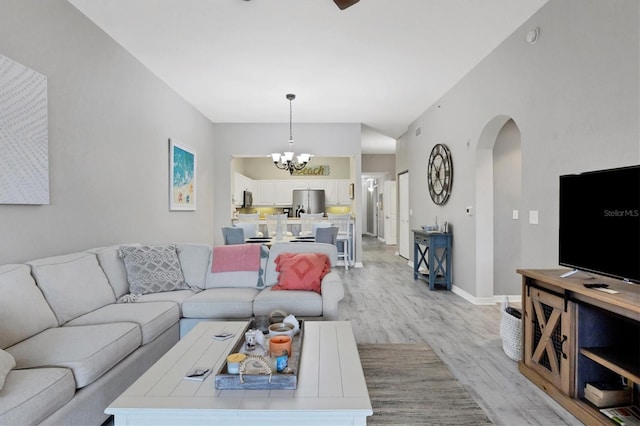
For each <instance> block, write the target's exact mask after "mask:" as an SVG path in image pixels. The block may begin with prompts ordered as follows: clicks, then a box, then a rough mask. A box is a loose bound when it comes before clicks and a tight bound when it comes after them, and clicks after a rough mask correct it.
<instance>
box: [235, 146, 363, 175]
mask: <svg viewBox="0 0 640 426" xmlns="http://www.w3.org/2000/svg"><path fill="white" fill-rule="evenodd" d="M294 145H295V143H294ZM283 151H284V149H281V150H280V151H279V152H283ZM295 152H296V154H298V152H299V151H295ZM300 152H301V151H300ZM350 160H351V159H350V157H320V156H317V155H314V156H313V158H312V159H311V161H310V162H309V165H308V166H307V168H310V170H313V169H314V168H318V167H320V166H322V167H323V169H324V170H329V174H328V175H309V176H305V175H293V176H291V175H290V174H289V172H287V171H285V170H281V169H278V168H276V167H275V166H274V165H273V161H272V160H271V157H269V158H266V157H259V158H255V157H244V158H235V159H234V161H235V162H236V163H237V164H238V167H237V170H235V171H237V172H239V173H242V174H243V175H245V176H247V177H250V178H251V179H257V180H261V179H262V180H264V179H275V180H282V179H285V180H286V179H291V180H323V179H349V178H350V177H351V164H350V163H351V161H350Z"/></svg>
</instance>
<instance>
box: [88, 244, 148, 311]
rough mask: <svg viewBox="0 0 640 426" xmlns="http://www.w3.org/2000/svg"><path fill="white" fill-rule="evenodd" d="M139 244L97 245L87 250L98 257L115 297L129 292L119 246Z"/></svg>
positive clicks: (117, 297) (135, 245)
mask: <svg viewBox="0 0 640 426" xmlns="http://www.w3.org/2000/svg"><path fill="white" fill-rule="evenodd" d="M139 246H140V244H138V243H134V244H121V245H117V246H108V247H97V248H93V249H90V250H87V251H88V252H89V253H95V254H96V256H97V257H98V263H100V267H101V268H102V270H103V271H104V274H105V275H106V276H107V280H109V284H111V287H112V288H113V292H114V293H115V295H116V299H119V298H120V297H122V296H124V295H125V294H128V293H129V281H127V270H126V269H125V267H124V261H123V260H122V258H121V257H120V247H139Z"/></svg>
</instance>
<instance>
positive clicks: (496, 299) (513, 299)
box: [407, 261, 522, 305]
mask: <svg viewBox="0 0 640 426" xmlns="http://www.w3.org/2000/svg"><path fill="white" fill-rule="evenodd" d="M407 264H408V265H409V266H410V267H411V271H412V272H411V274H412V276H413V262H412V261H409V262H407ZM451 292H452V293H455V294H457V295H458V296H460V297H462V298H463V299H464V300H466V301H468V302H471V303H473V304H474V305H495V304H496V303H501V302H502V299H503V298H504V297H505V296H506V297H507V299H508V300H509V303H520V302H522V295H520V294H511V295H493V296H489V297H476V296H474V295H472V294H470V293H468V292H466V291H465V290H463V289H461V288H460V287H458V286H456V285H451Z"/></svg>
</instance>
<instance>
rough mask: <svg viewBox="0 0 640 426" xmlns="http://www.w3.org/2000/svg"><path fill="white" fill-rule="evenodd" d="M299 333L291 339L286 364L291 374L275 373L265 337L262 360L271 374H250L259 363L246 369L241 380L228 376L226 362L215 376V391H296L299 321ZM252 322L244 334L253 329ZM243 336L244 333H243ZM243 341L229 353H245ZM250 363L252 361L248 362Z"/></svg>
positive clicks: (299, 335)
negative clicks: (289, 354)
mask: <svg viewBox="0 0 640 426" xmlns="http://www.w3.org/2000/svg"><path fill="white" fill-rule="evenodd" d="M299 322H300V331H299V332H298V334H296V335H295V336H293V338H292V339H291V356H290V357H289V360H288V363H289V368H290V369H291V370H293V371H292V372H291V373H278V372H277V371H276V365H275V364H276V360H275V358H272V357H270V356H269V350H268V348H269V345H268V343H267V341H268V338H267V337H268V336H267V335H265V346H266V348H265V350H266V354H265V355H264V356H263V358H264V359H265V360H266V361H267V362H268V365H269V366H270V368H271V374H270V375H269V374H267V373H256V374H254V373H252V370H254V371H255V370H258V368H257V367H258V365H257V364H259V363H257V362H256V363H254V364H256V366H255V367H256V368H248V369H247V372H246V373H245V374H243V375H242V380H241V378H240V375H239V374H229V373H228V372H227V361H226V360H225V362H224V364H222V367H221V368H220V371H218V372H217V374H216V377H215V379H216V381H215V383H216V389H296V388H297V387H298V372H299V370H300V358H301V354H302V342H303V340H304V320H299ZM253 324H254V322H253V321H251V322H250V323H249V325H248V326H247V328H246V329H245V332H246V331H247V330H250V329H251V328H253ZM243 334H244V332H243ZM244 344H245V341H244V337H243V338H242V339H240V340H239V341H238V343H237V344H236V345H235V346H234V347H233V349H232V350H231V352H230V353H236V352H246V351H243V347H244ZM248 362H249V363H251V362H252V361H248Z"/></svg>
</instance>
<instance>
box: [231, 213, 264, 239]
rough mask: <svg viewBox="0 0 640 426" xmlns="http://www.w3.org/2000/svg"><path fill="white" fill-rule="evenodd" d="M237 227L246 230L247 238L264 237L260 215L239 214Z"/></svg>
mask: <svg viewBox="0 0 640 426" xmlns="http://www.w3.org/2000/svg"><path fill="white" fill-rule="evenodd" d="M235 226H236V227H239V228H244V235H245V236H246V237H262V233H261V232H260V214H259V213H238V220H237V221H236V223H235Z"/></svg>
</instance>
